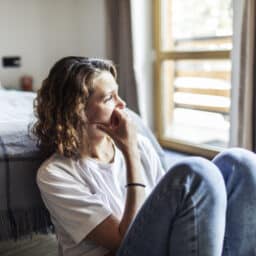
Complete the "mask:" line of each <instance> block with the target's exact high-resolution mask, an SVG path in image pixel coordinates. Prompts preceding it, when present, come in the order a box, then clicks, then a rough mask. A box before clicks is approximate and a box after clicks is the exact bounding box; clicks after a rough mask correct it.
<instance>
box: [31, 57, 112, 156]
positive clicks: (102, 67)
mask: <svg viewBox="0 0 256 256" xmlns="http://www.w3.org/2000/svg"><path fill="white" fill-rule="evenodd" d="M102 71H108V72H110V73H111V74H112V75H113V77H114V78H115V79H116V69H115V66H114V65H113V63H112V62H111V61H108V60H102V59H95V58H85V57H76V56H70V57H65V58H62V59H60V60H59V61H57V62H56V63H55V64H54V66H53V67H52V69H51V70H50V72H49V75H48V77H47V78H46V79H45V80H44V81H43V83H42V87H41V88H40V90H39V91H38V93H37V97H36V98H35V100H34V112H35V116H36V117H37V121H36V122H35V124H34V125H33V127H32V130H31V131H32V133H33V134H34V135H35V136H36V139H37V145H38V146H39V148H40V149H41V150H43V151H44V152H46V153H47V154H48V155H50V154H52V153H54V152H57V153H59V154H61V155H64V156H65V157H71V158H74V159H78V158H79V157H81V149H82V148H83V149H84V144H85V143H86V142H85V141H86V140H87V139H88V137H86V136H87V134H86V129H85V127H86V123H87V118H86V115H85V110H86V104H87V102H88V98H89V97H90V95H91V94H92V93H93V91H94V88H93V80H94V78H95V77H97V76H98V75H99V74H100V73H101V72H102Z"/></svg>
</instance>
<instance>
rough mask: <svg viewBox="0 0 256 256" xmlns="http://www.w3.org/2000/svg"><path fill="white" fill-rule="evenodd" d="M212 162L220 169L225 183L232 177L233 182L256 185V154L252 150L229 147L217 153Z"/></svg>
mask: <svg viewBox="0 0 256 256" xmlns="http://www.w3.org/2000/svg"><path fill="white" fill-rule="evenodd" d="M212 162H213V163H214V164H215V165H216V166H217V167H218V168H219V169H220V171H221V173H222V175H223V177H224V180H225V183H226V184H227V183H228V180H230V178H231V177H232V181H233V182H235V183H237V182H239V183H241V182H244V183H253V184H255V185H256V155H255V154H254V153H253V152H251V151H249V150H246V149H242V148H230V149H227V150H224V151H222V152H221V153H219V154H218V155H217V156H216V157H215V158H214V159H213V161H212Z"/></svg>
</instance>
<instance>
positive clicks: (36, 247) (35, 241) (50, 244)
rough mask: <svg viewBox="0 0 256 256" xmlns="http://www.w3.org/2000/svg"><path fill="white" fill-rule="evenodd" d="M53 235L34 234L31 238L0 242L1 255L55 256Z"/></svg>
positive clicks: (55, 247)
mask: <svg viewBox="0 0 256 256" xmlns="http://www.w3.org/2000/svg"><path fill="white" fill-rule="evenodd" d="M57 254H58V253H57V242H56V239H55V236H54V235H35V236H33V238H32V239H26V240H22V241H18V242H14V241H8V242H1V243H0V255H1V256H57Z"/></svg>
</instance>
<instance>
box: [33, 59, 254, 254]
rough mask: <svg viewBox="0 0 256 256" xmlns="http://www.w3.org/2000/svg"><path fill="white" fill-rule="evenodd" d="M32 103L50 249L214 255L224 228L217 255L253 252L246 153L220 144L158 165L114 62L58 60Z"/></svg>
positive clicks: (250, 183) (61, 251) (251, 170)
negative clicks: (122, 92)
mask: <svg viewBox="0 0 256 256" xmlns="http://www.w3.org/2000/svg"><path fill="white" fill-rule="evenodd" d="M35 110H36V114H37V117H38V121H37V123H36V124H35V126H34V129H33V131H34V133H35V135H36V136H37V138H38V144H39V146H40V147H41V148H42V149H43V150H45V151H47V152H48V153H49V154H50V155H51V156H50V157H49V158H48V159H47V160H46V161H45V162H44V163H43V164H42V166H41V167H40V169H39V171H38V174H37V183H38V186H39V188H40V191H41V194H42V198H43V200H44V203H45V205H46V207H47V208H48V210H49V212H50V215H51V219H52V222H53V224H54V226H55V230H56V235H57V239H58V242H59V255H65V256H68V255H72V256H76V255H83V256H85V255H86V256H87V255H88V256H89V255H90V256H92V255H93V256H102V255H121V256H123V255H147V256H151V255H152V256H153V255H157V256H165V255H179V256H190V255H202V256H218V255H221V254H222V250H223V249H222V248H223V240H224V233H225V232H226V236H227V238H226V240H225V249H224V250H223V255H230V254H228V253H230V252H231V255H256V254H255V251H253V250H254V248H253V246H252V244H253V240H252V239H254V238H255V237H256V236H255V235H256V233H255V228H251V229H249V228H248V226H247V225H248V224H252V222H254V223H255V221H254V220H252V219H251V218H250V217H251V216H252V215H253V214H254V213H253V212H252V210H254V209H255V207H254V205H255V201H254V200H255V199H256V196H255V195H256V193H255V192H256V191H255V187H256V184H255V181H256V178H255V175H256V174H255V167H256V161H255V156H254V154H252V153H250V152H248V151H245V150H242V149H232V150H227V151H226V152H223V153H222V154H220V155H219V156H217V157H216V158H215V160H214V161H213V163H212V162H210V161H208V160H206V159H203V158H199V157H188V158H186V159H185V160H183V161H180V162H178V163H177V164H175V165H174V166H173V167H172V168H171V169H170V170H169V171H168V172H167V173H166V174H164V171H163V170H162V167H161V163H160V161H159V159H158V157H157V154H156V153H155V151H154V149H153V147H152V146H151V144H150V142H149V141H148V140H147V139H146V138H144V137H143V136H141V135H138V134H137V133H136V129H135V127H134V125H133V123H132V121H131V120H130V119H129V116H128V114H127V112H126V111H125V103H124V101H123V100H122V99H121V98H120V97H119V96H118V85H117V83H116V70H115V67H114V66H113V65H112V63H111V62H109V61H105V60H99V59H89V58H83V57H66V58H63V59H61V60H59V61H58V62H57V63H56V64H55V65H54V66H53V68H52V69H51V70H50V73H49V75H48V77H47V78H46V79H45V80H44V82H43V85H42V87H41V89H40V90H39V92H38V96H37V99H36V101H35ZM221 173H222V174H223V176H224V178H225V182H226V184H227V188H226V187H225V184H224V179H223V177H222V175H221ZM226 189H227V193H228V210H227V217H228V218H227V225H226V230H225V223H226V206H227V193H226ZM245 192H247V193H248V194H246V193H245ZM245 195H246V198H245ZM250 203H252V204H251V207H252V208H251V209H249V211H247V210H248V207H249V206H250ZM240 206H241V207H240ZM238 214H242V216H239V219H238ZM248 218H249V219H248ZM253 218H254V217H253ZM238 220H239V221H238ZM229 232H232V233H231V234H230V233H229ZM232 253H233V254H232Z"/></svg>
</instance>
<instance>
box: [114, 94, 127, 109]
mask: <svg viewBox="0 0 256 256" xmlns="http://www.w3.org/2000/svg"><path fill="white" fill-rule="evenodd" d="M116 107H118V108H120V109H123V108H125V107H126V103H125V101H124V100H122V99H121V98H120V97H118V99H117V104H116Z"/></svg>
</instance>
